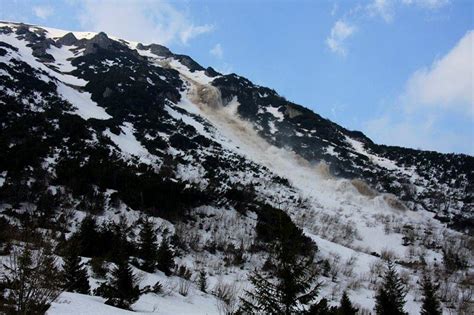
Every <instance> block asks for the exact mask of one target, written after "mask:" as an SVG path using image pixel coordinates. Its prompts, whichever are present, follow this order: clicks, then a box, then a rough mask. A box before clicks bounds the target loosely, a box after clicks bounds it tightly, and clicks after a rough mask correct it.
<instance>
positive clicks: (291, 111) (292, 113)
mask: <svg viewBox="0 0 474 315" xmlns="http://www.w3.org/2000/svg"><path fill="white" fill-rule="evenodd" d="M285 113H286V114H287V115H288V117H290V118H295V117H298V116H301V115H303V113H302V112H300V111H299V110H297V109H296V108H293V107H291V106H286V111H285Z"/></svg>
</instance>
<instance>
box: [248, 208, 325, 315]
mask: <svg viewBox="0 0 474 315" xmlns="http://www.w3.org/2000/svg"><path fill="white" fill-rule="evenodd" d="M276 215H277V217H276V218H275V219H276V222H275V223H276V224H273V225H272V226H268V225H267V226H265V225H263V224H262V225H261V226H260V231H261V232H264V233H265V234H264V235H266V236H268V233H271V234H272V235H274V236H276V239H274V240H273V242H271V244H270V248H269V250H270V257H269V261H270V262H271V263H270V264H269V265H270V266H272V268H271V270H270V272H269V273H268V274H264V273H259V272H257V271H255V272H254V273H253V274H252V275H251V277H250V281H251V283H252V284H253V286H254V288H255V290H254V291H253V292H250V291H246V298H242V308H241V311H242V312H244V313H272V314H275V313H277V314H294V313H301V312H303V311H304V309H305V306H304V305H308V304H309V303H311V302H312V301H313V300H314V299H315V298H316V297H317V294H318V291H319V287H320V284H319V283H316V284H315V285H313V283H314V279H315V277H316V271H315V269H314V263H313V257H314V250H311V249H310V248H308V247H307V245H308V244H307V242H306V239H305V238H304V236H303V233H302V231H301V230H300V229H298V228H297V227H296V226H295V225H294V223H293V222H292V221H291V220H290V219H289V217H287V216H286V214H285V213H284V212H282V211H281V210H280V211H277V212H276ZM264 224H265V223H264Z"/></svg>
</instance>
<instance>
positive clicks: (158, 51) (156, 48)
mask: <svg viewBox="0 0 474 315" xmlns="http://www.w3.org/2000/svg"><path fill="white" fill-rule="evenodd" d="M137 49H139V50H149V51H150V52H151V53H152V54H155V55H157V56H160V57H166V58H168V57H171V56H173V53H172V52H171V51H170V50H169V49H168V48H166V47H165V46H161V45H158V44H151V45H147V46H145V45H142V44H141V43H140V44H138V45H137Z"/></svg>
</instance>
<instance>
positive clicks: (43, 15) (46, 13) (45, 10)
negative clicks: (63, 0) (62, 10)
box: [33, 6, 54, 20]
mask: <svg viewBox="0 0 474 315" xmlns="http://www.w3.org/2000/svg"><path fill="white" fill-rule="evenodd" d="M33 13H34V14H35V15H36V16H37V17H39V18H40V19H42V20H44V19H47V18H48V17H50V16H51V15H52V14H53V13H54V9H53V8H52V7H50V6H35V7H33Z"/></svg>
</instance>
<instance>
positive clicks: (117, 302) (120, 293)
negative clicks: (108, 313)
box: [105, 255, 140, 309]
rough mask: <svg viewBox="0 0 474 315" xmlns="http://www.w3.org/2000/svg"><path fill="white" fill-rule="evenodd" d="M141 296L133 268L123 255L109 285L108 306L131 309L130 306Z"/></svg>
mask: <svg viewBox="0 0 474 315" xmlns="http://www.w3.org/2000/svg"><path fill="white" fill-rule="evenodd" d="M139 296H140V289H139V287H138V285H137V279H136V277H135V275H134V274H133V271H132V268H131V267H130V266H129V264H128V258H126V256H125V255H122V257H120V259H119V260H118V263H117V267H116V268H114V269H113V270H112V272H111V278H110V280H109V282H108V284H107V290H106V294H105V297H106V298H108V299H107V301H106V304H109V305H113V306H116V307H120V308H124V309H129V308H130V305H132V304H133V303H135V301H136V300H137V299H138V297H139Z"/></svg>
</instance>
